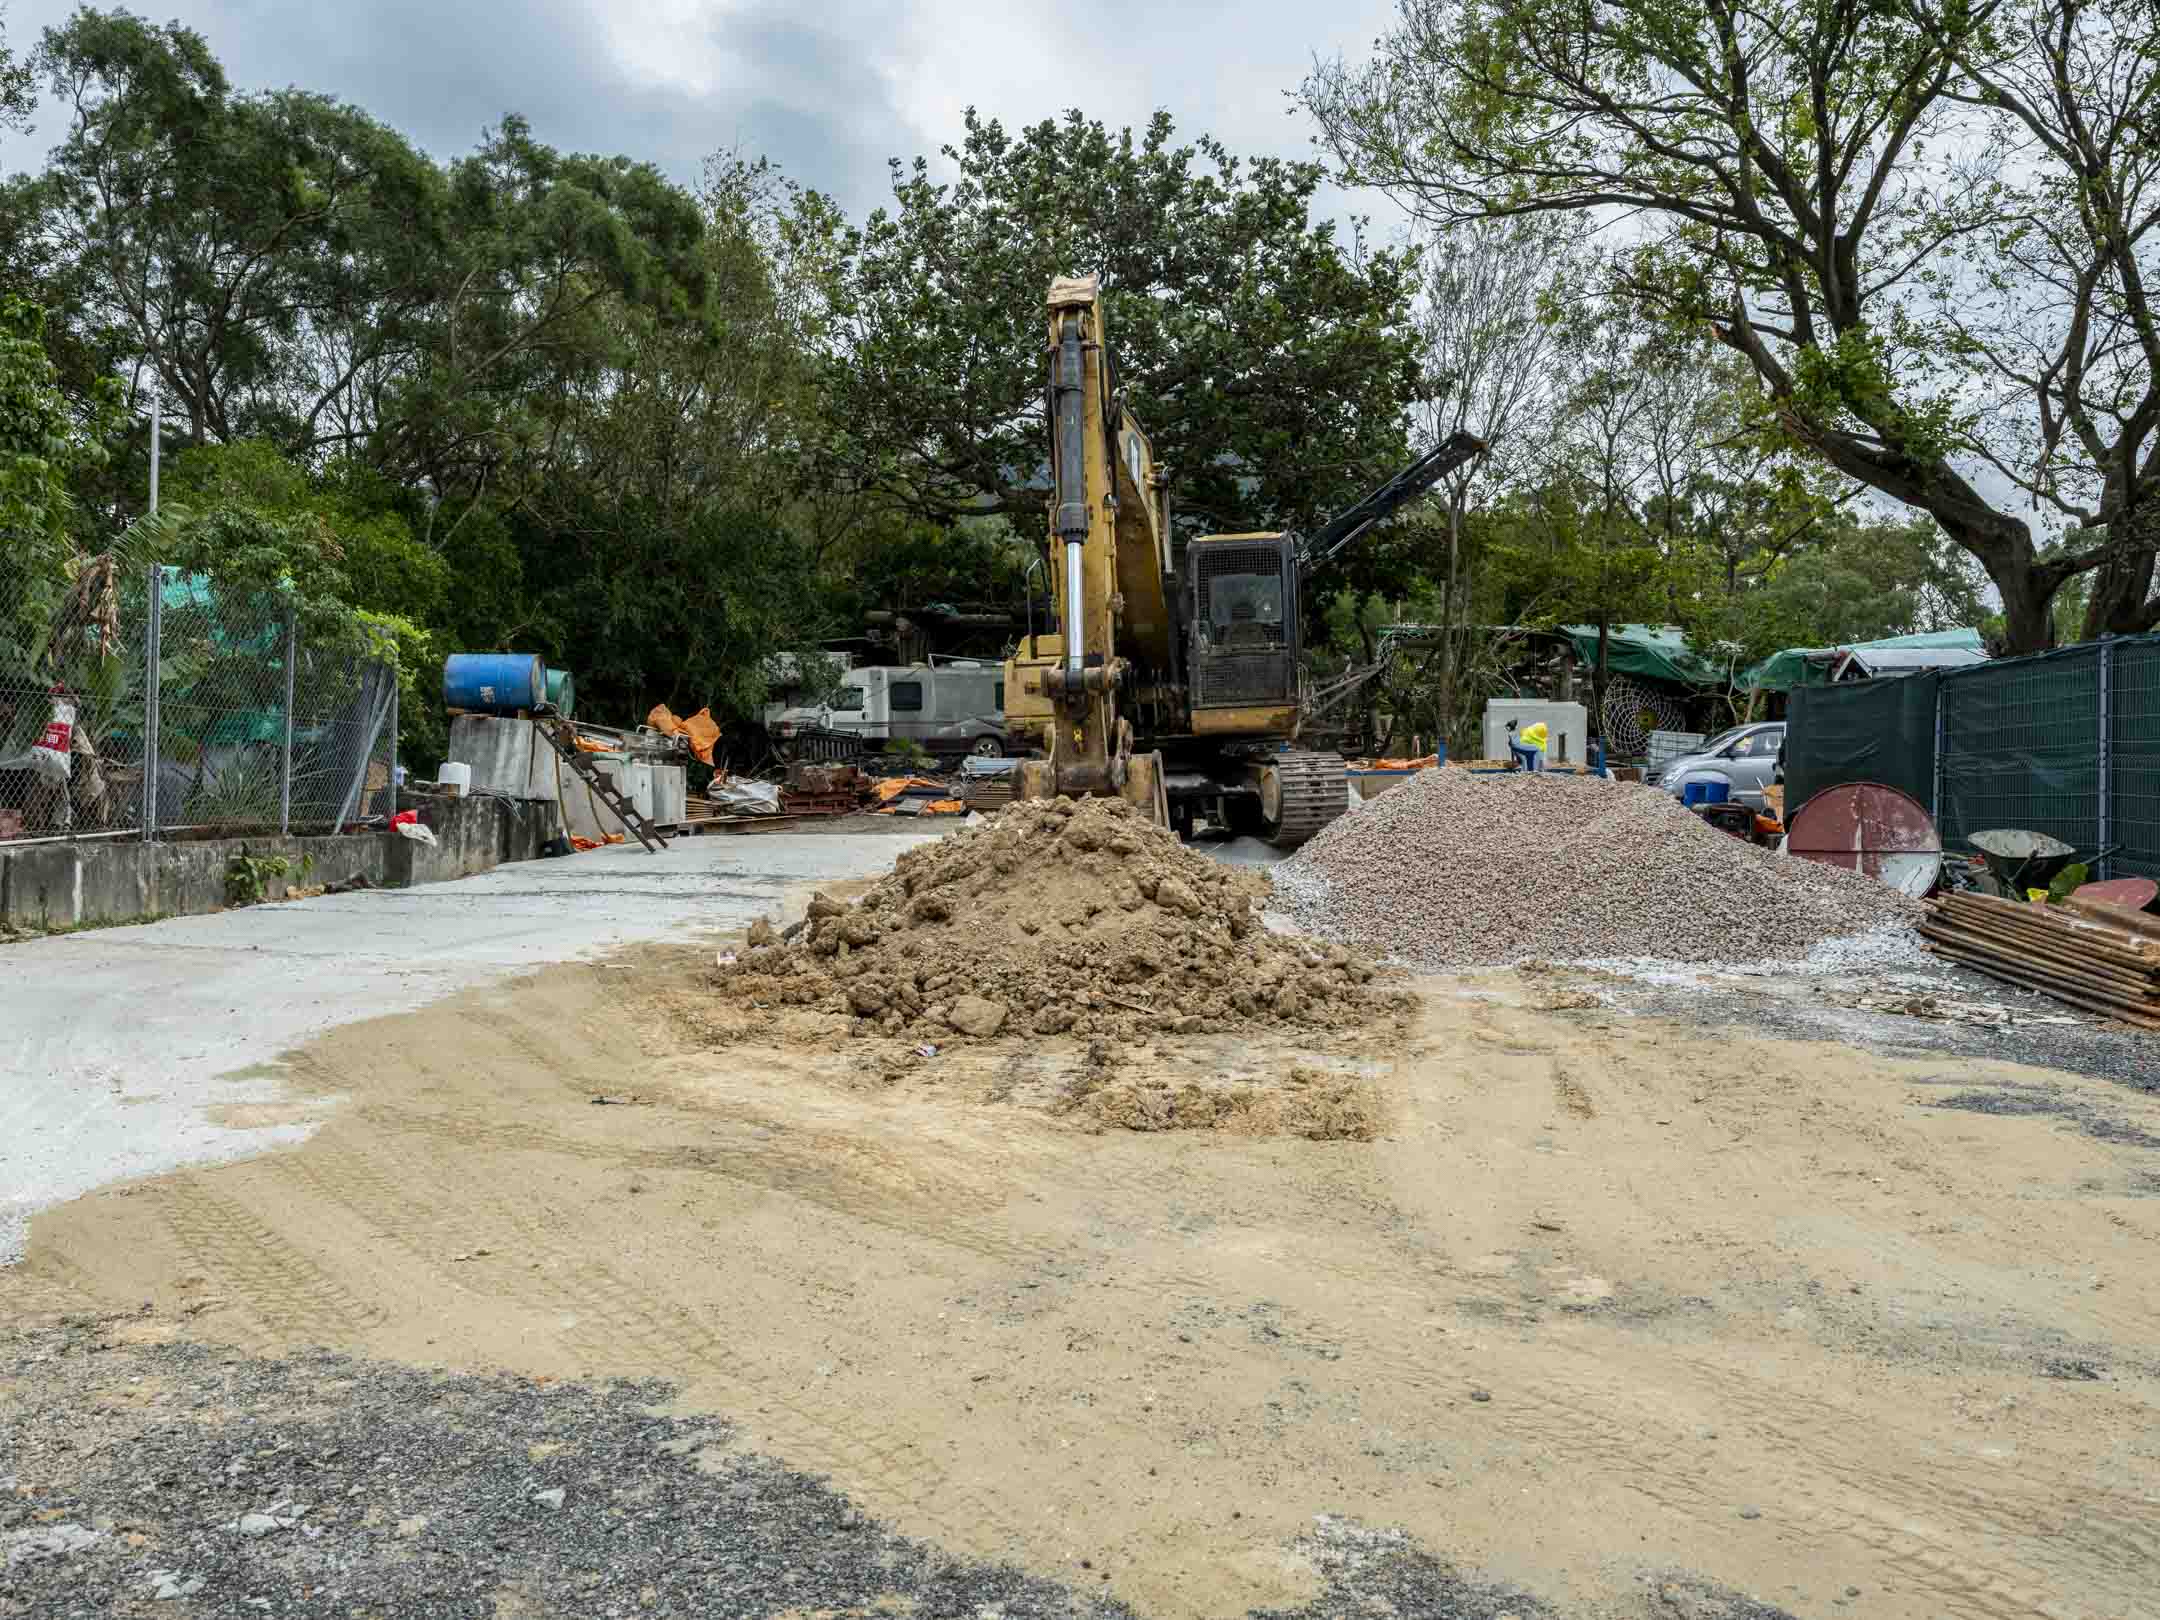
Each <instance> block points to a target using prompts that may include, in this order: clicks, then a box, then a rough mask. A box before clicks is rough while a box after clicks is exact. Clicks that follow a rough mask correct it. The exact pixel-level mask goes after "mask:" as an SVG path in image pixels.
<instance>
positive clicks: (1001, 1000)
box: [718, 799, 1401, 1047]
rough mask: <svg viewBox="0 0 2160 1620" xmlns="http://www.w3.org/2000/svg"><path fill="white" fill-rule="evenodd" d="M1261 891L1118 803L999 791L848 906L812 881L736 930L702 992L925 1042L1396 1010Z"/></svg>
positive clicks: (1315, 1020)
mask: <svg viewBox="0 0 2160 1620" xmlns="http://www.w3.org/2000/svg"><path fill="white" fill-rule="evenodd" d="M1266 894H1267V881H1266V879H1265V878H1263V877H1262V876H1260V875H1259V874H1258V873H1255V872H1249V871H1242V870H1238V869H1235V868H1232V867H1227V866H1223V865H1220V864H1218V863H1217V862H1214V861H1211V860H1209V859H1207V858H1206V857H1205V856H1203V855H1199V854H1196V853H1195V852H1193V851H1192V850H1189V849H1186V848H1185V847H1184V846H1183V845H1181V844H1180V843H1179V842H1178V841H1177V838H1176V836H1175V835H1174V834H1173V833H1171V832H1169V831H1168V830H1167V829H1165V828H1160V827H1155V826H1151V825H1149V824H1148V823H1147V822H1146V821H1145V820H1144V819H1143V818H1142V817H1141V816H1140V814H1139V813H1138V812H1137V811H1135V810H1134V809H1133V808H1132V807H1131V806H1130V805H1128V804H1126V803H1124V801H1122V800H1119V799H1084V800H1079V801H1074V800H1071V799H1055V800H1049V801H1046V802H1041V803H1023V804H1016V805H1013V806H1011V807H1010V808H1009V809H1007V810H1005V811H1004V812H1003V813H1002V814H1001V815H999V816H998V817H997V819H996V820H995V821H992V822H989V823H987V824H985V825H984V826H981V827H971V828H966V829H963V830H961V831H958V832H955V833H953V834H951V835H950V836H948V837H945V838H942V839H940V840H939V841H938V842H936V843H935V844H928V845H924V846H922V847H920V848H917V849H911V850H909V851H908V852H907V853H906V854H904V855H902V856H901V857H900V859H899V861H898V862H897V863H896V864H895V865H894V867H893V870H892V873H891V875H889V876H888V877H886V878H884V879H882V880H880V881H879V882H878V883H877V884H876V885H874V886H873V887H872V888H871V889H870V890H869V892H868V893H866V894H865V895H863V896H862V898H861V899H860V900H858V901H857V902H856V903H855V904H853V905H848V904H846V903H844V902H842V901H838V900H833V899H830V898H828V897H826V896H824V895H819V896H818V897H817V898H815V899H814V900H812V901H811V903H810V912H809V916H808V918H807V919H806V921H807V926H805V927H804V928H803V929H802V930H801V932H800V933H799V934H796V935H795V937H793V938H792V939H787V940H783V939H780V938H779V937H777V936H775V935H774V934H773V933H772V931H771V929H770V927H769V925H760V926H758V927H755V928H753V929H752V930H751V936H750V939H749V942H748V945H747V947H746V949H745V950H744V951H743V952H742V953H741V954H740V955H739V956H737V955H732V954H729V955H723V956H722V958H721V961H720V966H719V971H718V989H719V991H720V993H721V994H722V995H723V996H724V997H725V998H727V999H728V1000H729V1001H730V1002H732V1003H734V1004H736V1005H737V1006H738V1007H740V1006H742V1005H743V1004H745V1003H747V1004H749V1005H750V1006H752V1007H756V1008H761V1009H771V1010H776V1011H778V1010H786V1009H804V1010H812V1011H817V1012H823V1013H827V1014H844V1015H846V1016H847V1017H848V1018H849V1019H851V1020H852V1023H853V1026H854V1030H855V1032H856V1033H859V1034H873V1033H874V1034H881V1035H884V1036H887V1037H894V1038H901V1039H905V1040H907V1041H911V1042H916V1041H919V1042H922V1043H925V1044H929V1045H936V1046H939V1047H943V1046H945V1045H947V1044H948V1043H950V1042H954V1041H962V1040H984V1039H990V1038H993V1037H996V1036H1000V1035H1010V1036H1028V1035H1034V1036H1047V1035H1062V1034H1068V1033H1069V1034H1072V1035H1075V1036H1080V1037H1091V1036H1092V1037H1103V1038H1106V1039H1108V1040H1111V1041H1130V1040H1136V1039H1145V1038H1148V1037H1151V1036H1154V1035H1159V1034H1165V1033H1174V1034H1197V1033H1203V1032H1210V1031H1220V1030H1227V1029H1239V1028H1270V1027H1271V1028H1277V1029H1281V1028H1286V1027H1288V1028H1304V1029H1322V1030H1326V1029H1343V1028H1348V1027H1352V1026H1356V1025H1360V1024H1363V1023H1366V1022H1369V1021H1371V1020H1373V1019H1374V1018H1375V1017H1376V1016H1377V1015H1381V1014H1387V1015H1390V1016H1391V1017H1392V1015H1393V1014H1394V1013H1395V1012H1396V1011H1398V1010H1399V1008H1400V1005H1401V998H1400V997H1398V996H1395V995H1392V994H1390V993H1388V992H1385V991H1376V990H1374V989H1372V988H1370V981H1371V980H1372V978H1373V973H1374V970H1373V968H1372V966H1371V964H1369V963H1368V962H1366V961H1364V960H1363V959H1361V958H1359V957H1357V956H1355V955H1353V954H1352V953H1351V952H1350V951H1349V950H1347V949H1345V948H1344V947H1342V946H1339V945H1336V946H1329V945H1324V944H1319V943H1316V942H1314V941H1311V940H1306V939H1300V938H1295V937H1291V936H1286V935H1280V934H1273V933H1270V932H1269V931H1268V930H1267V929H1266V928H1264V927H1263V926H1262V925H1261V922H1260V917H1259V904H1260V902H1261V901H1262V900H1264V899H1265V897H1266ZM778 1022H779V1023H781V1024H782V1025H783V1026H786V1025H788V1024H790V1023H793V1022H798V1020H793V1019H788V1018H782V1019H780V1020H778ZM819 1022H822V1021H819Z"/></svg>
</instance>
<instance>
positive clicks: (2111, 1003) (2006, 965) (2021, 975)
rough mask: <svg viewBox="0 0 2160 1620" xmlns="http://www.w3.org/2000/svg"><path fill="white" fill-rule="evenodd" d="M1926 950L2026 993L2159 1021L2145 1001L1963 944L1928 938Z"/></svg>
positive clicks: (2158, 1011)
mask: <svg viewBox="0 0 2160 1620" xmlns="http://www.w3.org/2000/svg"><path fill="white" fill-rule="evenodd" d="M1927 949H1928V950H1930V951H1933V952H1934V953H1935V954H1937V955H1938V956H1947V957H1949V958H1951V959H1952V960H1954V961H1958V962H1962V963H1964V964H1965V965H1966V966H1968V967H1973V968H1978V969H1979V970H1981V971H1982V972H1984V973H1987V974H1989V975H1990V976H1992V977H1994V978H1999V979H2005V980H2008V981H2010V982H2013V983H2019V984H2023V985H2025V987H2026V988H2027V989H2036V990H2044V991H2046V992H2047V993H2048V994H2050V995H2063V996H2079V997H2082V998H2084V1000H2085V1001H2086V1002H2087V1003H2089V1004H2104V1005H2105V1006H2106V1007H2107V1008H2108V1010H2110V1011H2111V1012H2119V1013H2122V1014H2123V1015H2125V1016H2130V1017H2137V1018H2151V1019H2154V1020H2156V1021H2160V1004H2156V1003H2154V1002H2153V1001H2151V1000H2150V999H2148V998H2145V997H2138V996H2125V995H2123V994H2122V993H2120V992H2118V991H2116V990H2114V989H2112V988H2110V987H2108V986H2105V985H2100V984H2095V983H2093V982H2092V981H2090V980H2087V979H2083V978H2079V977H2073V976H2068V975H2064V974H2060V973H2056V972H2053V971H2051V970H2049V969H2048V968H2046V967H2043V966H2040V965H2038V964H2034V963H2030V962H2025V961H2021V960H2018V959H2015V958H2010V957H2004V956H1999V955H1997V954H1995V953H1994V952H1991V951H1987V950H1984V949H1981V948H1978V947H1975V946H1972V945H1967V944H1960V943H1953V942H1950V941H1945V940H1939V939H1932V938H1931V939H1929V940H1928V942H1927Z"/></svg>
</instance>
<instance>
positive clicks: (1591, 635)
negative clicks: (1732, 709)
mask: <svg viewBox="0 0 2160 1620" xmlns="http://www.w3.org/2000/svg"><path fill="white" fill-rule="evenodd" d="M1560 633H1561V634H1562V635H1564V636H1566V637H1567V638H1568V640H1569V641H1570V642H1572V643H1573V644H1574V647H1575V656H1576V657H1577V658H1579V659H1581V660H1582V661H1583V662H1584V663H1585V664H1586V665H1588V666H1590V667H1591V668H1593V669H1594V668H1596V667H1597V642H1598V632H1597V626H1596V625H1594V624H1564V625H1562V626H1561V627H1560ZM1605 671H1606V673H1607V674H1609V675H1637V676H1640V677H1642V678H1643V679H1645V680H1651V681H1666V682H1669V683H1672V684H1674V685H1679V686H1723V685H1724V684H1725V674H1726V672H1725V670H1724V669H1723V668H1721V667H1720V666H1719V665H1718V664H1716V663H1715V662H1713V661H1712V660H1710V659H1708V658H1705V657H1704V656H1703V655H1702V654H1701V653H1699V652H1697V651H1695V649H1694V648H1692V647H1690V646H1689V645H1688V641H1687V632H1686V631H1684V630H1682V629H1681V628H1680V627H1679V626H1678V625H1673V624H1609V625H1607V626H1606V627H1605Z"/></svg>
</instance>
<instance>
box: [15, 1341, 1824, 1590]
mask: <svg viewBox="0 0 2160 1620" xmlns="http://www.w3.org/2000/svg"><path fill="white" fill-rule="evenodd" d="M157 1326H158V1324H157V1323H156V1322H155V1321H154V1320H152V1319H148V1318H139V1317H117V1318H102V1319H99V1318H84V1317H76V1318H63V1319H58V1320H49V1321H44V1322H39V1323H35V1324H30V1325H24V1324H20V1323H18V1324H16V1325H15V1326H14V1327H13V1329H12V1331H10V1332H8V1333H7V1334H6V1335H5V1336H4V1337H0V1434H5V1435H6V1436H7V1442H8V1443H7V1448H6V1450H5V1451H4V1452H0V1553H4V1556H0V1615H7V1616H15V1615H22V1616H31V1615H35V1616H38V1617H39V1620H75V1617H84V1620H87V1617H90V1616H105V1615H111V1614H144V1615H156V1614H166V1613H172V1614H183V1615H186V1614H204V1615H209V1614H214V1615H234V1616H246V1615H257V1614H269V1615H288V1616H296V1617H301V1620H318V1617H319V1620H331V1617H338V1620H344V1617H346V1616H351V1615H356V1614H357V1615H371V1616H375V1617H378V1620H421V1617H426V1620H436V1617H453V1616H454V1617H460V1620H464V1617H470V1620H480V1617H483V1616H496V1617H500V1616H517V1617H520V1620H599V1617H609V1616H645V1615H652V1616H671V1615H672V1616H683V1617H692V1616H695V1617H698V1620H704V1617H706V1616H712V1615H746V1616H748V1615H820V1614H825V1615H864V1616H867V1615H882V1614H911V1615H915V1616H917V1617H918V1620H986V1617H992V1616H994V1617H997V1620H1135V1615H1134V1611H1133V1610H1132V1609H1131V1608H1130V1607H1128V1606H1127V1605H1126V1604H1125V1603H1123V1602H1120V1601H1119V1600H1118V1599H1117V1598H1116V1597H1114V1596H1113V1595H1112V1591H1113V1589H1114V1586H1115V1582H1116V1579H1117V1560H1116V1557H1115V1553H1114V1550H1112V1549H1108V1548H1103V1549H1091V1548H1085V1547H1079V1548H1075V1549H1074V1550H1073V1553H1072V1555H1071V1567H1070V1572H1069V1573H1068V1574H1067V1575H1066V1576H1065V1578H1064V1579H1062V1580H1051V1579H1046V1578H1044V1577H1042V1576H1038V1575H1031V1574H1028V1573H1025V1572H1023V1571H1021V1570H1018V1569H1015V1568H1012V1567H1011V1566H1009V1565H1002V1564H996V1563H990V1562H984V1561H981V1560H972V1559H965V1558H957V1557H954V1556H952V1555H951V1554H949V1553H947V1552H944V1551H943V1550H941V1549H939V1548H936V1547H933V1546H929V1545H926V1544H925V1543H923V1542H921V1541H918V1540H913V1539H910V1538H908V1537H904V1536H900V1535H897V1534H895V1533H894V1532H892V1531H891V1530H889V1529H887V1528H886V1527H885V1526H883V1525H881V1524H880V1523H878V1522H877V1521H876V1520H875V1519H873V1518H872V1517H870V1516H869V1515H868V1514H865V1513H864V1512H862V1511H861V1510H860V1509H858V1508H856V1507H855V1506H854V1505H853V1504H852V1503H851V1502H849V1501H848V1499H847V1498H846V1497H844V1496H841V1495H839V1494H838V1493H836V1492H834V1491H832V1490H831V1489H829V1488H828V1487H826V1486H825V1485H824V1484H823V1483H821V1482H820V1481H818V1480H816V1479H813V1478H811V1477H809V1476H807V1475H804V1474H801V1473H798V1472H795V1471H794V1470H791V1469H789V1468H786V1467H785V1466H783V1465H781V1464H779V1463H777V1462H774V1461H772V1460H771V1459H769V1458H765V1457H760V1456H757V1455H754V1454H752V1453H750V1452H748V1451H746V1450H744V1449H743V1448H742V1447H741V1446H740V1445H739V1444H738V1443H737V1439H736V1436H735V1434H734V1432H733V1431H732V1429H731V1428H730V1426H729V1425H728V1424H727V1423H726V1422H725V1421H723V1420H721V1419H719V1418H711V1417H675V1416H667V1415H663V1412H662V1407H663V1405H664V1403H666V1402H668V1401H669V1400H671V1399H672V1398H673V1396H674V1393H675V1392H674V1391H673V1390H672V1389H671V1388H670V1387H669V1386H667V1385H664V1384H660V1383H657V1382H616V1383H611V1384H605V1385H595V1384H584V1383H555V1384H550V1383H547V1382H544V1381H536V1380H531V1379H525V1378H518V1377H513V1376H509V1375H502V1374H469V1373H445V1372H437V1371H430V1370H428V1369H424V1368H417V1367H408V1366H401V1365H396V1364H391V1363H384V1362H376V1361H367V1360H360V1359H355V1358H350V1357H343V1356H334V1355H329V1354H326V1353H322V1352H311V1353H308V1354H303V1355H299V1356H294V1357H291V1358H289V1359H283V1360H269V1359H259V1358H255V1357H243V1356H235V1355H232V1354H230V1353H228V1352H223V1351H220V1350H217V1349H213V1348H208V1347H204V1346H199V1345H193V1344H188V1343H185V1342H170V1343H158V1342H139V1341H140V1339H141V1337H142V1334H143V1332H144V1331H145V1330H155V1329H156V1328H157ZM1314 1524H1315V1526H1316V1528H1315V1529H1314V1530H1313V1531H1312V1532H1310V1533H1309V1534H1308V1535H1307V1536H1306V1537H1304V1538H1302V1539H1301V1541H1300V1542H1299V1544H1298V1546H1297V1547H1296V1548H1295V1549H1294V1551H1295V1554H1296V1555H1297V1556H1299V1557H1301V1558H1302V1559H1303V1560H1305V1561H1307V1562H1309V1563H1310V1565H1311V1566H1312V1567H1313V1568H1315V1569H1316V1570H1317V1571H1318V1572H1319V1576H1320V1581H1321V1587H1322V1589H1321V1591H1320V1592H1319V1594H1318V1595H1317V1596H1315V1597H1314V1598H1313V1599H1312V1601H1311V1602H1309V1603H1307V1604H1302V1605H1300V1606H1298V1607H1297V1608H1295V1609H1291V1610H1277V1611H1270V1612H1269V1614H1268V1615H1266V1616H1262V1615H1257V1614H1256V1615H1255V1617H1254V1620H1332V1617H1334V1616H1338V1615H1346V1614H1387V1613H1392V1614H1398V1615H1417V1616H1420V1617H1422V1620H1504V1617H1506V1616H1510V1615H1512V1616H1514V1617H1516V1620H1563V1616H1564V1613H1565V1611H1562V1610H1560V1609H1557V1608H1555V1607H1553V1606H1551V1605H1549V1604H1547V1603H1544V1602H1542V1601H1540V1600H1538V1599H1536V1598H1534V1597H1531V1596H1529V1595H1528V1594H1525V1593H1523V1592H1521V1591H1518V1590H1513V1589H1510V1588H1507V1587H1504V1586H1501V1585H1497V1584H1494V1583H1491V1582H1489V1581H1485V1580H1482V1579H1479V1578H1477V1577H1476V1576H1474V1575H1472V1574H1470V1573H1467V1572H1465V1571H1463V1570H1462V1569H1460V1568H1458V1567H1457V1566H1455V1565H1454V1564H1452V1563H1451V1562H1449V1561H1448V1560H1446V1559H1445V1558H1442V1557H1437V1556H1435V1555H1434V1554H1433V1553H1432V1552H1430V1551H1428V1550H1427V1549H1424V1548H1421V1547H1419V1546H1418V1545H1417V1544H1416V1543H1415V1542H1413V1541H1412V1540H1411V1539H1410V1538H1409V1537H1408V1536H1406V1535H1404V1534H1403V1533H1402V1532H1401V1531H1399V1530H1392V1529H1374V1528H1369V1527H1366V1526H1364V1525H1360V1524H1358V1523H1357V1522H1355V1521H1353V1520H1350V1519H1346V1518H1342V1517H1339V1516H1336V1515H1334V1514H1330V1513H1326V1512H1320V1513H1318V1514H1316V1517H1315V1519H1314ZM1284 1551H1285V1553H1286V1554H1287V1553H1290V1552H1292V1551H1293V1549H1287V1548H1286V1549H1284ZM1646 1579H1648V1580H1649V1581H1650V1582H1651V1583H1652V1591H1651V1612H1652V1613H1653V1614H1656V1615H1659V1616H1670V1617H1671V1620H1790V1617H1789V1616H1787V1615H1785V1614H1784V1612H1783V1611H1782V1610H1778V1609H1772V1608H1769V1607H1766V1606H1763V1605H1761V1604H1759V1603H1757V1602H1756V1601H1755V1600H1752V1599H1749V1598H1745V1597H1742V1596H1740V1595H1739V1594H1737V1593H1733V1592H1731V1591H1730V1590H1728V1589H1726V1588H1724V1587H1721V1586H1717V1585H1715V1584H1714V1583H1710V1582H1706V1581H1703V1580H1701V1579H1700V1578H1699V1577H1696V1576H1693V1575H1690V1574H1684V1573H1673V1574H1671V1575H1660V1576H1655V1577H1647V1578H1646ZM1676 1600H1680V1601H1676ZM167 1605H171V1607H170V1608H168V1607H167Z"/></svg>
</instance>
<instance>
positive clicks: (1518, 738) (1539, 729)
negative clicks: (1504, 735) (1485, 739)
mask: <svg viewBox="0 0 2160 1620" xmlns="http://www.w3.org/2000/svg"><path fill="white" fill-rule="evenodd" d="M1515 726H1516V722H1515V721H1513V720H1510V721H1509V722H1508V723H1507V728H1508V730H1509V731H1510V732H1514V731H1515ZM1545 738H1546V731H1545V722H1544V721H1542V720H1539V721H1535V722H1533V723H1532V724H1530V725H1527V726H1524V727H1523V728H1522V731H1521V732H1520V734H1518V735H1513V736H1510V737H1509V738H1508V752H1510V753H1511V754H1513V755H1514V756H1515V761H1516V763H1517V764H1518V765H1520V766H1521V767H1522V768H1523V769H1524V770H1526V771H1542V770H1543V769H1544V768H1545Z"/></svg>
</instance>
